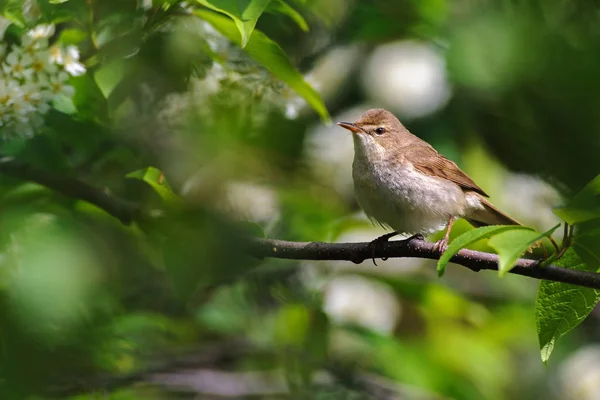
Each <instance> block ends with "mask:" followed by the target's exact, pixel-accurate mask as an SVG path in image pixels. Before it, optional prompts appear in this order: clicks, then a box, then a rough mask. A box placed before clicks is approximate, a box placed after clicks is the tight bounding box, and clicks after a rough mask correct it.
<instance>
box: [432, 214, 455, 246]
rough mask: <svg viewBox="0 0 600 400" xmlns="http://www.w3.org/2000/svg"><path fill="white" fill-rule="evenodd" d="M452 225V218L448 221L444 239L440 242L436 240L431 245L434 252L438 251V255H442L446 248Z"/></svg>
mask: <svg viewBox="0 0 600 400" xmlns="http://www.w3.org/2000/svg"><path fill="white" fill-rule="evenodd" d="M452 224H454V217H450V218H449V219H448V227H447V228H446V233H445V234H444V237H443V238H442V240H438V241H437V242H435V244H434V245H433V251H434V252H437V251H439V252H440V254H442V253H444V252H445V251H446V249H447V248H448V240H450V231H451V230H452Z"/></svg>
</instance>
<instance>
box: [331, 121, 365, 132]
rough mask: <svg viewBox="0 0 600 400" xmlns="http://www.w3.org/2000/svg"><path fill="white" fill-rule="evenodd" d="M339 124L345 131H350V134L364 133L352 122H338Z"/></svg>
mask: <svg viewBox="0 0 600 400" xmlns="http://www.w3.org/2000/svg"><path fill="white" fill-rule="evenodd" d="M337 124H338V125H339V126H341V127H342V128H344V129H348V130H349V131H350V132H354V133H361V132H362V131H363V130H362V129H360V128H359V127H358V126H356V125H354V124H353V123H351V122H338V123H337Z"/></svg>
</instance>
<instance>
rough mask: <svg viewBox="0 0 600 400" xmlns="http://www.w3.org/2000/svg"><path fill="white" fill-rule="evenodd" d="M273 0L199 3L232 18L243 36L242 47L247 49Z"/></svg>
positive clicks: (225, 0) (231, 0) (220, 0)
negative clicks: (259, 21) (257, 23)
mask: <svg viewBox="0 0 600 400" xmlns="http://www.w3.org/2000/svg"><path fill="white" fill-rule="evenodd" d="M270 2H271V0H198V3H200V4H202V5H203V6H206V7H208V8H210V9H211V10H215V11H218V12H220V13H223V14H225V15H227V16H228V17H230V18H231V19H232V20H233V21H234V22H235V25H236V26H237V28H238V30H239V31H240V34H241V36H242V37H241V46H242V48H244V47H246V45H247V44H248V41H249V40H250V36H251V35H252V31H254V27H255V26H256V22H257V21H258V18H260V16H261V15H262V13H263V12H264V11H265V9H266V8H267V6H268V5H269V3H270Z"/></svg>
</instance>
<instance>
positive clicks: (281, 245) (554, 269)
mask: <svg viewBox="0 0 600 400" xmlns="http://www.w3.org/2000/svg"><path fill="white" fill-rule="evenodd" d="M369 245H370V243H369V242H359V243H322V242H288V241H284V240H275V239H256V240H254V241H253V242H252V245H251V246H250V250H249V251H250V252H251V253H252V254H253V255H254V256H256V257H273V258H284V259H291V260H344V261H352V262H354V263H357V264H359V263H361V262H363V261H364V260H367V259H371V257H373V256H374V257H375V258H386V257H387V258H392V257H395V258H427V259H431V260H437V259H439V258H440V255H441V253H440V252H439V251H437V250H434V244H433V243H429V242H426V241H424V240H419V239H407V240H397V241H390V242H387V243H384V244H383V245H381V246H380V247H379V248H377V249H375V251H374V252H373V250H372V248H371V247H370V246H369ZM451 261H452V262H453V263H455V264H459V265H462V266H464V267H467V268H469V269H470V270H471V271H474V272H478V271H481V270H492V271H497V270H498V256H497V255H496V254H492V253H485V252H481V251H475V250H469V249H462V250H460V251H459V252H458V253H457V254H456V255H455V256H454V257H452V259H451ZM510 273H511V274H516V275H522V276H527V277H529V278H534V279H545V280H549V281H555V282H563V283H570V284H573V285H578V286H583V287H588V288H593V289H600V274H598V273H596V272H587V271H578V270H574V269H567V268H563V267H559V266H556V265H548V266H546V267H541V266H539V262H538V261H536V260H530V259H525V258H521V259H519V260H518V262H517V264H516V266H515V267H514V268H513V269H512V270H510Z"/></svg>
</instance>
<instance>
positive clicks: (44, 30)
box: [27, 24, 55, 40]
mask: <svg viewBox="0 0 600 400" xmlns="http://www.w3.org/2000/svg"><path fill="white" fill-rule="evenodd" d="M54 30H55V27H54V25H53V24H49V25H43V24H42V25H38V26H36V27H35V28H33V29H31V30H30V31H29V32H27V35H28V36H29V37H30V38H32V39H34V40H39V39H47V38H49V37H50V36H52V35H54Z"/></svg>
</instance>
